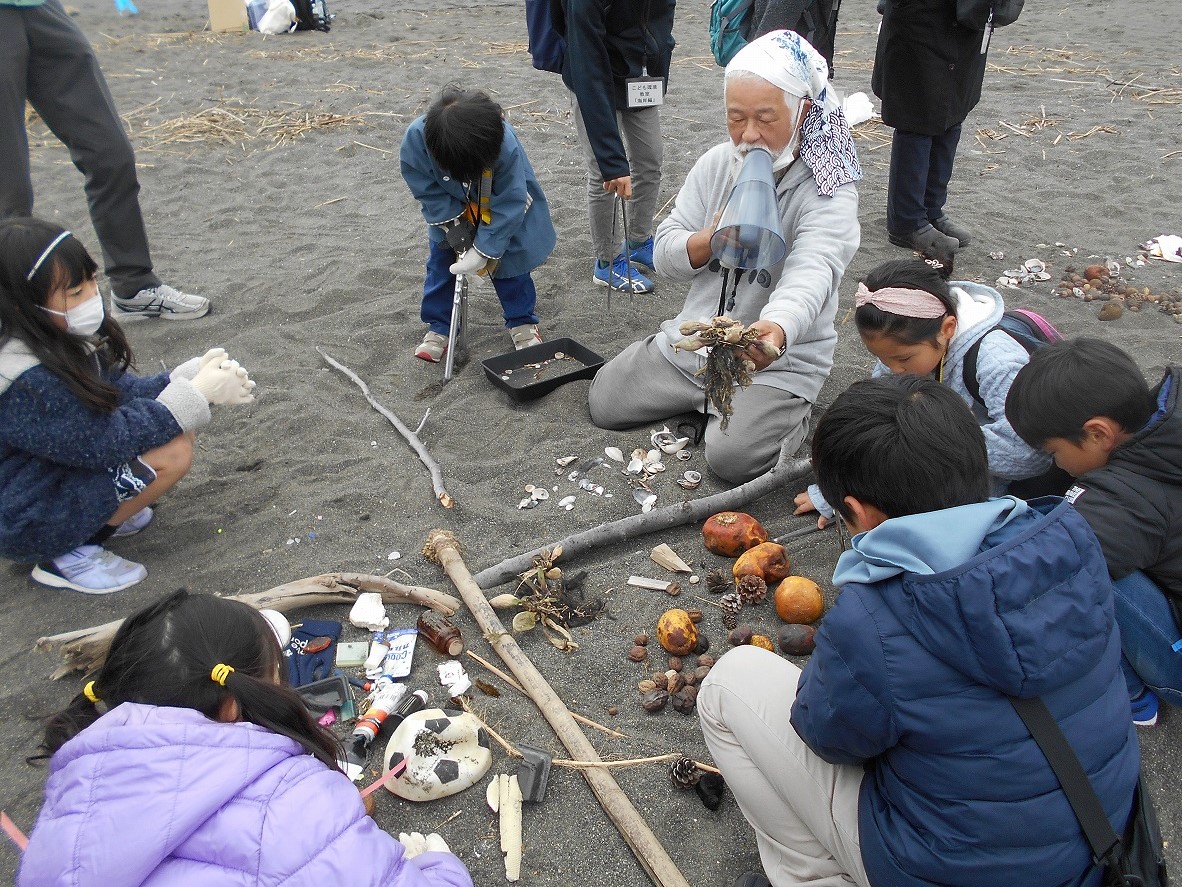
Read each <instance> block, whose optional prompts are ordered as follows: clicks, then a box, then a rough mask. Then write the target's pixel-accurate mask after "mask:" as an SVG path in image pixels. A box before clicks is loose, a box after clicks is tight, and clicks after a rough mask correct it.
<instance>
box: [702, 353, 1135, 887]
mask: <svg viewBox="0 0 1182 887" xmlns="http://www.w3.org/2000/svg"><path fill="white" fill-rule="evenodd" d="M812 458H813V466H814V468H815V470H816V472H817V478H818V480H819V481H820V485H821V491H822V492H823V493H824V495H825V498H826V499H827V500H828V501H830V502H832V503H835V504H836V505H837V507H838V509H839V510H840V512H841V514H842V517H843V518H844V519H845V520H846V521H847V522H848V523H849V524H850V526H851V528H852V529H853V530H855V531H856V532H857V535H855V536H854V537H853V540H852V549H851V550H850V551H847V552H846V553H845V554H843V555H842V556H841V559H840V560H839V561H838V565H837V570H836V572H835V574H834V577H833V581H834V583H835V584H837V585H839V586H841V588H842V593H841V595H840V597H839V598H838V600H837V603H836V604H834V606H833V607H832V609H831V610H830V611H829V613H828V614H827V615H826V617H825V622H824V624H823V626H822V627H821V629H820V631H819V632H818V633H817V639H816V652H815V653H814V654H813V656H812V659H811V661H810V662H809V663H808V665H807V666H806V668H805V669H804V671H803V672H801V671H800V670H799V669H797V668H796V667H795V666H794V665H792V664H791V663H789V662H786V661H785V660H783V659H781V658H779V657H778V656H775V655H773V654H771V653H769V652H767V651H765V650H760V649H758V648H754V647H749V646H748V647H738V648H736V649H734V650H732V651H731V652H729V653H727V654H726V655H725V656H723V657H722V658H721V659H720V660H719V662H718V664H717V665H715V667H714V668H713V669H712V670H711V672H710V675H709V676H708V677H707V678H706V680H705V681H704V682H703V684H702V688H701V692H700V693H699V696H698V710H699V715H700V718H701V722H702V729H703V733H704V734H705V738H706V742H707V744H708V745H709V747H710V750H711V752H712V753H713V755H714V760H715V762H716V763H717V764H718V766H719V767H720V768H721V770H722V775H723V777H724V778H725V779H726V781H727V783H728V785H730V787H731V788H732V790H733V791H734V793H735V797H736V799H737V800H738V803H739V806H740V808H741V809H742V810H743V813H744V815H745V816H746V817H747V819H748V821H750V822H751V823H752V825H753V826H754V827H755V831H756V838H757V843H758V846H759V850H760V856H761V858H762V860H763V864H764V868H765V870H766V871H767V874H768V877H769V878H770V879H771V882H772V883H773V884H777V885H782V884H798V883H810V884H811V883H827V884H828V883H834V884H836V883H850V882H853V883H856V884H859V885H874V887H885V885H890V887H921V885H923V887H928V885H931V884H936V883H938V884H945V885H957V887H986V885H988V887H994V885H997V884H1039V885H1042V887H1052V885H1054V887H1080V885H1087V887H1095V885H1099V883H1100V872H1099V871H1098V870H1097V869H1095V867H1094V866H1093V865H1092V861H1091V851H1090V849H1089V847H1088V844H1087V841H1086V840H1085V839H1084V837H1083V835H1082V833H1081V831H1080V827H1079V823H1078V822H1077V820H1076V817H1075V814H1074V813H1073V812H1072V809H1071V807H1070V806H1069V805H1068V803H1067V800H1066V798H1065V796H1064V795H1063V793H1062V790H1061V788H1060V785H1059V781H1058V779H1057V778H1056V776H1055V774H1054V773H1053V772H1052V770H1051V769H1050V766H1049V765H1048V764H1047V761H1046V758H1045V757H1044V755H1043V753H1042V751H1041V750H1040V749H1039V747H1038V745H1037V744H1036V743H1035V741H1034V739H1033V738H1032V737H1031V735H1030V733H1029V731H1028V730H1027V729H1026V727H1025V725H1024V724H1023V722H1022V721H1021V720H1020V719H1019V717H1018V715H1017V713H1016V712H1015V710H1014V709H1013V707H1012V706H1011V704H1010V698H1011V697H1019V698H1030V697H1040V698H1041V699H1042V700H1043V701H1044V702H1045V703H1046V705H1047V707H1048V708H1049V709H1050V711H1051V713H1052V715H1053V716H1054V717H1055V719H1056V720H1057V721H1058V722H1059V725H1060V726H1061V727H1062V729H1063V732H1064V734H1065V735H1066V737H1067V739H1068V741H1069V742H1070V743H1071V745H1072V747H1073V748H1074V750H1075V752H1076V754H1077V755H1078V756H1079V759H1080V761H1081V763H1082V765H1083V768H1084V770H1085V771H1086V772H1087V774H1088V776H1089V777H1090V779H1091V781H1092V784H1093V786H1094V787H1095V789H1096V793H1097V794H1098V796H1099V798H1100V801H1101V803H1102V805H1103V807H1104V810H1105V812H1106V813H1107V814H1108V816H1109V818H1110V819H1111V820H1112V824H1113V827H1114V828H1115V829H1116V830H1117V831H1118V832H1121V831H1122V830H1123V827H1124V825H1125V822H1126V820H1127V818H1128V815H1129V812H1130V809H1131V805H1132V800H1133V790H1134V787H1135V785H1136V782H1137V775H1138V771H1139V767H1140V756H1139V751H1138V748H1137V739H1136V735H1135V733H1134V731H1133V727H1132V724H1131V723H1130V721H1129V719H1128V715H1127V711H1128V702H1127V697H1126V695H1125V687H1124V681H1123V679H1122V678H1121V673H1120V666H1119V662H1120V640H1119V636H1118V634H1117V631H1116V628H1115V621H1114V617H1113V603H1112V586H1111V583H1110V581H1109V579H1108V575H1107V571H1106V569H1105V566H1104V559H1103V555H1102V553H1101V551H1100V548H1099V545H1098V544H1097V542H1096V538H1095V536H1094V535H1093V534H1092V532H1091V530H1090V529H1089V527H1088V526H1087V523H1086V522H1085V521H1084V520H1083V519H1082V518H1081V517H1080V516H1079V515H1078V514H1077V513H1076V512H1075V511H1074V510H1073V509H1072V508H1071V507H1070V506H1069V505H1068V504H1066V503H1064V502H1062V501H1061V500H1058V499H1038V500H1034V502H1033V503H1026V502H1023V501H1021V500H1019V499H1015V498H1013V497H1008V496H1007V497H1003V498H999V499H988V498H987V497H988V492H989V477H988V467H987V461H986V452H985V442H984V438H983V437H982V435H981V432H980V430H979V428H978V427H977V424H976V422H975V420H974V418H973V416H972V414H971V413H970V412H969V410H968V409H966V407H965V405H964V403H963V402H962V401H961V400H960V399H959V398H958V397H957V396H956V394H955V393H953V392H952V391H950V390H949V389H948V388H947V387H945V386H942V385H940V384H939V383H938V382H936V381H934V380H932V379H924V378H920V377H917V376H890V377H883V378H879V379H870V380H866V381H862V382H858V383H855V384H854V385H852V386H851V387H850V388H849V389H848V390H846V391H845V392H844V393H842V394H841V395H840V396H839V397H838V398H837V400H836V401H835V402H834V404H833V406H832V407H831V408H830V409H829V410H828V411H827V412H826V413H825V415H824V416H823V417H822V419H821V421H820V423H819V424H818V426H817V430H816V434H815V435H814V438H813V446H812ZM789 723H791V728H789Z"/></svg>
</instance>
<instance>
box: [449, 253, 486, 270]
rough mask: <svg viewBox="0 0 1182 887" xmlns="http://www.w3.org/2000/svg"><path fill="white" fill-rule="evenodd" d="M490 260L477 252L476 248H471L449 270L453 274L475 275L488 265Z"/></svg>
mask: <svg viewBox="0 0 1182 887" xmlns="http://www.w3.org/2000/svg"><path fill="white" fill-rule="evenodd" d="M487 262H488V259H487V258H485V257H484V256H482V255H481V254H480V253H479V252H477V251H476V247H471V248H470V249H467V250H465V251H464V254H463V255H462V256H460V257H459V258H458V259H456V260H455V262H453V263H452V265H451V267H450V268H448V269H447V270H448V271H450V272H451V273H452V274H475V273H476V272H477V271H479V270H480V269H481V268H483V267H484V266H485V264H487Z"/></svg>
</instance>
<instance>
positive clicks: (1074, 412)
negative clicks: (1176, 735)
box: [1006, 339, 1182, 727]
mask: <svg viewBox="0 0 1182 887" xmlns="http://www.w3.org/2000/svg"><path fill="white" fill-rule="evenodd" d="M1179 389H1182V370H1179V369H1178V367H1171V368H1170V369H1168V370H1167V371H1166V374H1165V377H1164V378H1163V379H1162V380H1161V384H1159V385H1158V386H1157V388H1156V389H1154V390H1153V391H1150V390H1149V386H1148V385H1146V384H1145V377H1144V376H1142V375H1141V371H1140V370H1139V369H1138V368H1137V364H1135V363H1134V362H1133V359H1132V358H1131V357H1129V356H1128V355H1127V354H1125V352H1123V351H1121V350H1120V349H1119V348H1117V347H1116V346H1115V345H1112V344H1110V343H1108V342H1105V341H1103V340H1101V339H1076V340H1074V341H1071V342H1058V343H1055V344H1053V345H1047V346H1045V347H1043V348H1040V349H1038V351H1036V352H1034V354H1032V355H1031V357H1030V362H1029V363H1028V364H1027V365H1026V366H1025V367H1023V368H1022V370H1021V371H1020V372H1019V373H1018V374H1017V375H1016V376H1015V377H1014V382H1013V384H1012V385H1011V387H1010V393H1009V396H1008V397H1007V398H1006V417H1007V418H1008V419H1009V420H1010V424H1011V425H1012V426H1013V428H1014V431H1016V432H1017V433H1018V435H1019V436H1020V437H1021V438H1022V439H1023V440H1025V441H1026V442H1027V443H1028V444H1030V445H1031V446H1032V447H1038V448H1040V449H1043V450H1046V452H1048V453H1050V454H1051V455H1052V456H1054V457H1055V462H1056V463H1058V465H1059V467H1060V468H1062V469H1063V470H1064V471H1066V472H1067V473H1068V474H1071V475H1074V477H1075V485H1074V486H1073V487H1071V489H1069V490H1068V491H1067V494H1066V495H1067V500H1068V501H1069V502H1071V503H1072V504H1074V505H1075V508H1076V510H1077V511H1078V512H1079V513H1080V514H1082V515H1083V516H1084V517H1085V518H1086V519H1087V522H1088V523H1089V524H1090V525H1091V527H1092V530H1093V531H1094V532H1095V534H1096V537H1097V538H1098V539H1099V540H1100V547H1101V548H1103V549H1104V556H1105V557H1106V558H1107V559H1108V572H1109V574H1110V575H1111V576H1112V578H1113V579H1114V580H1115V586H1116V621H1117V623H1118V624H1119V625H1120V639H1121V646H1122V648H1123V649H1124V657H1123V659H1122V661H1121V665H1122V666H1123V668H1124V672H1125V680H1126V682H1127V683H1128V690H1129V699H1130V700H1131V702H1132V709H1133V722H1134V723H1136V724H1138V725H1139V726H1142V727H1152V726H1153V725H1154V724H1156V723H1157V711H1158V696H1159V695H1160V696H1161V698H1162V699H1164V700H1166V701H1167V702H1169V703H1171V704H1172V705H1182V632H1180V631H1179V629H1180V628H1182V415H1180V414H1179V412H1178V394H1179Z"/></svg>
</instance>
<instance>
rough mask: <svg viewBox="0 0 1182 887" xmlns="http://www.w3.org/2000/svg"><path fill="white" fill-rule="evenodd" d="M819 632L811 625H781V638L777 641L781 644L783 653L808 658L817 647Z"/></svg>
mask: <svg viewBox="0 0 1182 887" xmlns="http://www.w3.org/2000/svg"><path fill="white" fill-rule="evenodd" d="M816 636H817V630H816V629H815V628H813V627H812V626H811V625H781V626H780V636H779V637H778V638H777V639H776V640H778V641H779V643H780V650H781V652H784V653H787V654H788V655H789V656H807V655H809V654H810V653H812V652H813V649H814V648H815V647H816V645H817V644H816Z"/></svg>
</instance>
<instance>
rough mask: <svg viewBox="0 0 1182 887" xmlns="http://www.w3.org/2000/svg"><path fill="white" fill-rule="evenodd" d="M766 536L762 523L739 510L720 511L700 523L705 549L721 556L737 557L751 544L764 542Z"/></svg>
mask: <svg viewBox="0 0 1182 887" xmlns="http://www.w3.org/2000/svg"><path fill="white" fill-rule="evenodd" d="M767 538H768V535H767V530H765V529H764V528H763V525H762V524H760V522H759V521H757V520H756V519H755V518H753V517H752V516H751V515H749V514H744V513H743V512H741V511H720V512H719V513H718V514H713V515H711V516H710V517H709V518H707V519H706V523H704V524H703V525H702V539H703V541H704V542H705V545H706V549H707V550H708V551H711V552H713V553H714V554H720V555H722V556H723V557H738V556H739V555H740V554H742V553H743V552H744V551H746V550H747V549H748V548H750V547H751V546H752V545H758V544H759V543H760V542H766V541H767Z"/></svg>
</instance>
